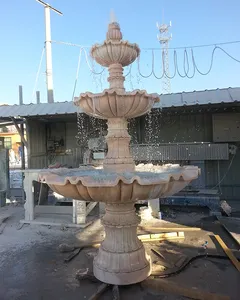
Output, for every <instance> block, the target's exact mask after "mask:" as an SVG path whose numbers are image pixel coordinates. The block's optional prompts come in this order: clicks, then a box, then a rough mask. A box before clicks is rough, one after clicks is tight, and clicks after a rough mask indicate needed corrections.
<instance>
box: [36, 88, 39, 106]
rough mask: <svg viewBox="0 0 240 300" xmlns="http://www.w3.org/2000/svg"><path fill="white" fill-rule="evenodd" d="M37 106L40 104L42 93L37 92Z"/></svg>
mask: <svg viewBox="0 0 240 300" xmlns="http://www.w3.org/2000/svg"><path fill="white" fill-rule="evenodd" d="M36 99H37V104H39V103H40V91H36Z"/></svg>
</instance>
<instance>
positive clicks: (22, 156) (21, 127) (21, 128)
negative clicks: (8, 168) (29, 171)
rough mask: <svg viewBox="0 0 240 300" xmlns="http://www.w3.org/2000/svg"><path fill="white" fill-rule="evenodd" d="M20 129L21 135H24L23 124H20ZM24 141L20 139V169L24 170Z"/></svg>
mask: <svg viewBox="0 0 240 300" xmlns="http://www.w3.org/2000/svg"><path fill="white" fill-rule="evenodd" d="M20 130H21V132H22V135H23V136H24V125H23V124H21V125H20ZM24 146H25V145H24V142H23V140H22V139H21V147H22V152H21V162H22V170H25V167H26V164H25V147H24Z"/></svg>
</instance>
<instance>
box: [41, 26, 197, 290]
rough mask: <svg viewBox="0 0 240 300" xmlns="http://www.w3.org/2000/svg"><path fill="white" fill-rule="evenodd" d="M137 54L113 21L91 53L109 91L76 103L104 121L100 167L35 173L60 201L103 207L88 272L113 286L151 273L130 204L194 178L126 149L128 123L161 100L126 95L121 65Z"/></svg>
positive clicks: (189, 170) (193, 170)
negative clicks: (140, 161)
mask: <svg viewBox="0 0 240 300" xmlns="http://www.w3.org/2000/svg"><path fill="white" fill-rule="evenodd" d="M139 54H140V49H139V47H138V45H136V44H131V43H129V42H128V41H124V40H122V33H121V30H120V27H119V24H118V23H116V22H112V23H110V24H109V26H108V32H107V36H106V40H105V41H104V43H103V44H101V45H98V44H96V45H94V46H93V47H92V49H91V55H92V57H93V59H95V61H96V62H97V63H99V64H100V65H102V66H104V67H107V68H108V70H109V77H108V81H109V84H110V88H109V89H106V90H104V91H103V92H102V93H99V94H92V93H84V94H81V95H80V97H79V98H78V99H77V100H76V101H75V105H77V106H80V108H81V109H82V110H83V111H84V112H85V113H86V114H88V115H90V116H93V117H96V118H102V119H107V124H108V134H107V136H106V140H107V144H108V153H107V155H106V157H105V159H104V163H103V167H101V168H93V167H91V166H89V167H87V166H86V167H80V168H77V169H71V170H70V169H55V170H44V171H42V172H41V173H40V175H39V180H40V181H42V182H45V183H47V184H48V185H49V186H50V188H51V189H52V190H53V191H55V192H57V193H58V194H61V195H63V196H65V197H70V198H72V199H75V200H85V201H94V202H105V203H106V214H105V215H104V217H103V218H102V224H103V226H104V228H105V240H104V241H103V242H102V244H101V246H100V248H99V251H98V254H97V256H96V257H95V259H94V262H93V270H94V275H95V277H96V278H98V279H99V280H100V281H102V282H105V283H109V284H115V285H128V284H133V283H137V282H140V281H143V280H144V279H146V278H147V277H148V276H149V275H150V274H151V261H150V257H149V256H148V255H147V254H146V252H145V249H144V246H143V244H142V242H141V241H140V240H139V239H138V237H137V226H138V224H139V222H140V218H139V217H138V216H137V215H136V213H135V208H134V203H135V202H137V201H138V200H150V199H156V198H159V197H166V196H170V195H173V194H175V193H177V192H179V191H180V190H182V189H183V188H184V187H185V186H186V185H188V184H189V183H190V182H191V181H192V180H193V179H196V178H197V177H198V174H199V169H198V167H195V166H185V167H180V166H179V165H165V166H153V165H151V164H147V165H138V166H135V164H134V161H133V158H132V155H131V153H130V150H129V143H130V136H129V134H128V130H127V125H128V123H127V119H130V118H135V117H138V116H141V115H144V114H146V113H148V112H149V111H150V110H151V108H152V107H153V105H154V103H155V102H158V101H160V99H159V98H158V97H157V96H156V95H150V94H147V93H146V91H142V90H134V91H132V92H126V91H125V88H124V80H125V78H124V76H123V67H125V66H128V65H130V64H131V63H133V62H134V61H135V60H136V58H137V57H138V56H139Z"/></svg>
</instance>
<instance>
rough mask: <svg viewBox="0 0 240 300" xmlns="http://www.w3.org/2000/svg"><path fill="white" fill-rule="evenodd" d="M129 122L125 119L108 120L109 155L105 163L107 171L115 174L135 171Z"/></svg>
mask: <svg viewBox="0 0 240 300" xmlns="http://www.w3.org/2000/svg"><path fill="white" fill-rule="evenodd" d="M127 125H128V123H127V120H126V119H123V118H111V119H108V134H107V137H106V140H107V145H108V153H107V155H106V157H105V159H104V161H103V167H104V169H105V170H108V171H111V170H112V171H114V172H127V171H130V172H132V171H134V169H135V165H134V160H133V158H132V155H131V154H130V149H129V143H130V139H131V137H130V135H129V134H128V128H127Z"/></svg>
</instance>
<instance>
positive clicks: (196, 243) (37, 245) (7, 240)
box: [0, 205, 240, 300]
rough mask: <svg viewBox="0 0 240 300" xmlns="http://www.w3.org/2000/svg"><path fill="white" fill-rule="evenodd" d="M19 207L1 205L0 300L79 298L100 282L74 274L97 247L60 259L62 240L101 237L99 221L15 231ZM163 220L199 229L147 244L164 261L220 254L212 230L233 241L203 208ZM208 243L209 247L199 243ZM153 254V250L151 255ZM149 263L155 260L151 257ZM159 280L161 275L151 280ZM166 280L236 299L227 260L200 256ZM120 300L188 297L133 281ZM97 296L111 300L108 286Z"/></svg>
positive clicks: (239, 294)
mask: <svg viewBox="0 0 240 300" xmlns="http://www.w3.org/2000/svg"><path fill="white" fill-rule="evenodd" d="M23 212H24V211H23V207H22V206H14V205H9V206H8V207H5V208H1V209H0V218H1V216H4V215H10V217H9V219H7V220H6V221H5V222H6V227H5V228H4V230H3V232H2V234H0V270H1V272H0V299H1V300H48V299H51V300H55V299H56V300H66V299H68V300H75V299H76V300H83V299H88V298H89V297H90V296H91V295H92V294H93V293H94V291H95V290H96V289H97V287H98V286H99V284H98V283H92V282H89V281H82V282H79V281H78V280H77V279H76V273H77V272H78V270H79V269H84V268H91V264H92V255H86V254H87V253H89V252H90V254H93V252H94V251H96V250H93V249H92V250H91V249H85V250H83V251H82V252H80V254H79V255H78V256H77V257H76V258H74V259H73V260H72V261H71V262H69V263H65V262H64V258H65V257H66V256H67V255H68V254H66V253H64V254H63V253H60V252H59V251H58V246H59V244H61V243H68V244H72V243H74V244H77V243H78V244H79V243H80V242H86V241H89V242H90V241H96V240H98V239H101V238H103V230H102V227H101V225H100V222H99V220H98V221H96V222H94V223H93V224H92V225H90V226H89V227H88V228H87V229H85V230H83V231H82V230H78V229H67V228H65V227H62V228H60V227H46V226H37V225H36V226H33V225H31V226H30V225H24V226H23V227H22V228H21V229H19V228H20V227H18V226H19V220H20V219H22V218H23ZM165 217H166V219H169V220H170V221H172V222H174V223H176V224H179V226H180V225H183V224H184V223H187V224H188V225H192V226H198V227H201V228H202V230H201V231H197V232H186V233H185V239H184V240H181V241H174V240H172V241H168V242H161V243H154V244H147V245H146V248H147V251H148V252H149V253H151V251H150V249H151V248H154V249H156V250H158V251H161V253H162V254H164V256H166V258H167V261H168V262H173V261H175V260H176V258H177V257H178V256H179V255H181V254H185V255H187V256H188V257H192V256H194V255H196V254H198V253H205V252H206V251H214V252H216V251H217V252H218V253H220V254H223V251H222V250H221V247H219V245H218V244H217V243H216V241H215V240H214V238H213V237H212V236H213V234H219V235H220V236H221V237H222V239H223V240H224V241H225V243H226V244H227V245H228V247H230V248H235V249H239V248H237V247H238V245H237V244H236V243H235V242H234V241H233V240H232V239H231V238H230V237H229V236H228V234H227V233H226V231H225V230H224V229H223V228H222V227H221V225H220V224H219V222H218V221H217V220H216V219H215V218H214V217H208V216H207V214H206V213H205V212H202V211H195V212H193V211H191V212H190V211H189V212H186V211H185V212H181V211H180V210H178V211H172V212H168V214H165ZM206 241H208V249H207V250H205V249H204V248H203V246H202V245H203V244H204V243H205V242H206ZM152 255H153V254H152ZM152 259H153V261H154V260H157V257H156V256H152ZM155 280H160V279H155ZM165 280H167V281H168V282H173V283H176V284H177V285H179V286H185V287H195V288H198V289H202V290H204V291H209V292H212V293H218V294H225V295H229V296H230V299H233V300H238V299H240V285H239V282H240V275H239V272H238V271H237V270H236V269H235V267H234V266H233V265H232V264H231V262H230V261H228V260H223V259H209V258H208V259H199V260H196V261H194V262H193V263H192V264H191V265H190V266H189V267H188V268H186V270H184V271H182V272H181V273H180V274H178V275H176V276H172V277H169V278H167V279H165ZM120 296H121V299H126V300H127V299H131V300H132V299H139V300H140V299H143V300H145V299H146V300H147V299H148V300H151V299H152V300H154V299H165V300H171V299H172V300H173V299H177V300H180V299H187V298H185V297H182V296H176V295H170V294H165V293H160V292H156V291H153V290H151V289H148V288H147V287H144V288H143V287H141V285H139V284H138V285H132V286H125V287H120ZM100 299H106V300H107V299H109V300H110V299H113V296H112V293H111V290H109V291H107V292H106V293H104V295H102V296H101V298H100Z"/></svg>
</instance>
